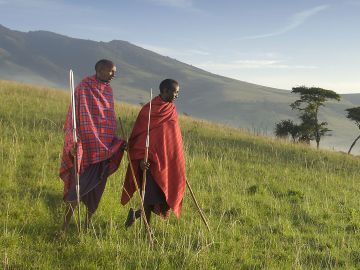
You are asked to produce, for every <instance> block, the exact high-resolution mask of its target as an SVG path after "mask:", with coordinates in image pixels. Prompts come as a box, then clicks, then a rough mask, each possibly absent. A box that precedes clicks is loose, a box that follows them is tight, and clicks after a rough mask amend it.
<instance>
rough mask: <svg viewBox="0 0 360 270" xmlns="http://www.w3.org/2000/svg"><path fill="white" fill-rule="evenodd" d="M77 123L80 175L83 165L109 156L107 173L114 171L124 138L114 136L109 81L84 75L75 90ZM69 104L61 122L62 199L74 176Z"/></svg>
mask: <svg viewBox="0 0 360 270" xmlns="http://www.w3.org/2000/svg"><path fill="white" fill-rule="evenodd" d="M75 106H76V107H75V108H76V125H77V136H78V144H77V146H78V147H77V164H78V171H79V173H80V174H81V173H82V172H83V171H84V170H85V168H86V167H88V166H89V165H91V164H95V163H98V162H100V161H103V160H107V159H110V167H109V172H108V175H110V174H112V173H114V172H115V171H116V170H117V169H118V167H119V165H120V162H121V159H122V155H123V152H122V151H120V150H119V149H120V146H121V145H122V144H123V143H124V141H123V140H121V139H120V138H118V137H116V118H115V110H114V99H113V92H112V88H111V86H110V84H109V83H105V82H101V81H99V80H97V79H96V75H93V76H90V77H86V78H84V79H83V80H82V81H81V82H80V84H79V85H78V86H77V87H76V89H75ZM72 126H73V124H72V107H71V105H70V107H69V111H68V114H67V117H66V121H65V124H64V133H65V138H64V148H63V155H62V160H61V167H60V177H61V179H62V180H63V181H64V198H66V195H67V193H68V190H69V187H70V181H74V178H73V176H72V175H73V157H72V156H71V154H70V149H71V148H72V146H73V129H72Z"/></svg>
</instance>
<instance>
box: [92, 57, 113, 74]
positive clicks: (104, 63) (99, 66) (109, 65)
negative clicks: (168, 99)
mask: <svg viewBox="0 0 360 270" xmlns="http://www.w3.org/2000/svg"><path fill="white" fill-rule="evenodd" d="M113 66H115V64H114V63H113V62H112V61H110V60H107V59H101V60H99V61H97V63H96V64H95V71H96V72H98V71H100V70H102V69H103V68H105V67H107V68H112V67H113Z"/></svg>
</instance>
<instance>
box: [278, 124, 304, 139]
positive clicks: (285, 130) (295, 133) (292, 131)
mask: <svg viewBox="0 0 360 270" xmlns="http://www.w3.org/2000/svg"><path fill="white" fill-rule="evenodd" d="M289 135H290V136H291V138H292V140H293V142H296V141H297V140H298V139H299V137H300V127H299V126H298V125H296V124H295V123H294V122H293V121H292V120H290V119H288V120H282V121H280V122H279V123H277V124H276V126H275V136H276V137H280V138H287V137H288V136H289Z"/></svg>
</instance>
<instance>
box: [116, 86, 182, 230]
mask: <svg viewBox="0 0 360 270" xmlns="http://www.w3.org/2000/svg"><path fill="white" fill-rule="evenodd" d="M159 88H160V95H159V96H157V97H155V98H153V100H152V101H151V115H150V131H149V138H150V144H149V155H148V162H147V163H145V162H144V155H145V144H146V135H147V126H148V119H149V107H150V104H149V103H148V104H145V105H144V107H143V108H142V109H141V111H140V112H139V115H138V117H137V119H136V122H135V125H134V128H133V130H132V133H131V136H130V139H129V144H128V147H129V148H128V150H129V154H130V157H131V162H132V165H133V168H134V171H135V177H136V179H137V181H138V186H139V187H141V186H142V185H141V183H142V175H143V172H142V171H143V170H144V168H146V169H147V175H146V186H145V198H144V210H145V216H146V219H147V221H148V222H149V223H150V216H151V212H154V213H156V214H158V215H160V216H162V217H163V218H164V219H165V218H167V217H168V216H169V214H170V209H172V210H173V212H174V214H175V215H176V217H177V218H179V217H180V212H181V206H182V199H183V195H184V191H185V184H186V182H185V181H186V178H185V160H184V152H183V143H182V137H181V131H180V127H179V122H178V115H177V112H176V107H175V104H174V103H173V101H174V100H175V99H176V98H177V97H178V94H179V83H178V82H177V81H175V80H172V79H166V80H164V81H162V82H161V84H160V86H159ZM134 192H136V187H135V184H134V182H133V179H132V173H131V169H130V167H128V170H127V174H126V179H125V183H124V189H123V192H122V197H121V203H122V204H123V205H125V204H126V203H127V202H128V201H129V200H130V198H131V197H132V196H133V194H134ZM140 216H141V210H137V211H134V210H133V209H132V208H130V211H129V214H128V217H127V220H126V222H125V226H126V227H129V226H130V225H132V224H133V223H134V221H135V219H136V218H138V217H140Z"/></svg>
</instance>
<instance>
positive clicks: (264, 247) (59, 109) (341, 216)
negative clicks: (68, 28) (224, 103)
mask: <svg viewBox="0 0 360 270" xmlns="http://www.w3.org/2000/svg"><path fill="white" fill-rule="evenodd" d="M0 100H1V101H2V104H1V106H0V130H1V138H0V186H1V188H0V206H1V209H2V211H0V224H1V233H0V254H1V261H0V267H1V266H3V267H2V269H243V270H245V269H358V268H359V266H360V242H359V239H358V234H359V228H360V211H359V200H358V194H359V192H360V190H359V166H360V159H359V158H357V157H353V156H348V155H345V154H341V153H331V152H329V151H316V150H313V149H311V148H308V147H303V146H300V145H292V144H289V143H284V142H282V141H277V140H273V139H271V138H266V137H261V136H252V135H250V134H248V133H246V132H241V131H239V130H236V129H231V128H226V127H224V126H219V125H213V124H209V123H206V122H201V121H196V120H194V119H191V118H189V117H181V119H180V124H181V129H182V134H183V137H184V148H185V156H186V168H187V179H188V181H189V182H190V183H191V185H192V188H193V190H194V192H195V194H196V197H197V199H198V201H199V203H200V205H201V207H202V208H203V210H204V213H205V215H206V216H207V218H208V221H209V224H210V226H211V229H212V231H211V234H210V233H209V232H208V231H207V229H206V227H205V226H204V225H203V224H202V222H201V219H200V216H199V215H198V213H197V210H196V207H195V205H194V204H193V202H192V200H191V197H190V194H189V193H188V191H186V193H185V197H184V203H183V210H182V215H181V218H180V219H179V220H177V219H176V218H175V217H174V215H171V216H170V219H169V220H167V221H163V220H162V219H161V218H159V217H154V218H153V219H152V225H153V229H154V234H155V237H156V239H157V241H158V242H157V244H156V245H155V247H154V248H153V249H152V248H150V247H149V245H148V243H147V237H146V235H145V234H144V231H143V228H142V227H141V226H140V224H139V223H137V224H135V225H134V227H132V228H130V229H128V230H126V229H125V228H124V220H125V218H126V216H127V211H128V207H130V206H132V207H138V201H137V197H134V199H133V201H132V202H131V203H130V205H127V206H126V207H122V206H120V202H119V196H120V192H121V188H122V184H123V179H124V174H125V169H126V165H127V161H126V159H124V160H123V161H122V164H121V167H120V169H119V170H118V171H117V172H116V173H115V174H114V175H112V176H111V177H110V178H109V180H108V183H107V187H106V189H105V192H104V195H103V198H102V201H101V202H100V205H99V209H98V210H97V212H96V213H95V214H94V217H93V224H92V225H93V227H92V228H91V230H90V231H89V232H87V233H83V234H82V235H81V237H78V234H77V230H76V226H75V223H74V222H72V223H71V227H70V232H69V235H68V236H67V237H66V238H65V237H59V234H57V232H58V231H59V229H60V227H61V224H62V221H63V213H64V210H65V207H64V205H63V204H62V191H63V185H62V182H61V181H60V180H59V177H58V168H59V164H60V153H61V149H62V144H63V131H62V125H63V122H64V120H65V117H66V112H67V108H68V105H69V99H68V95H67V94H66V93H65V92H62V91H57V90H54V89H44V88H39V87H35V86H31V85H24V84H17V83H9V82H1V81H0ZM139 109H140V107H139V106H131V105H128V104H123V103H122V104H119V103H117V104H116V112H117V114H118V115H120V116H121V117H122V119H123V121H124V123H125V130H126V131H128V132H129V131H130V130H131V127H132V125H133V122H134V120H135V116H136V114H137V112H138V111H139ZM150 140H151V138H150ZM84 210H85V209H84V208H82V213H83V214H84V212H85V211H84Z"/></svg>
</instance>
